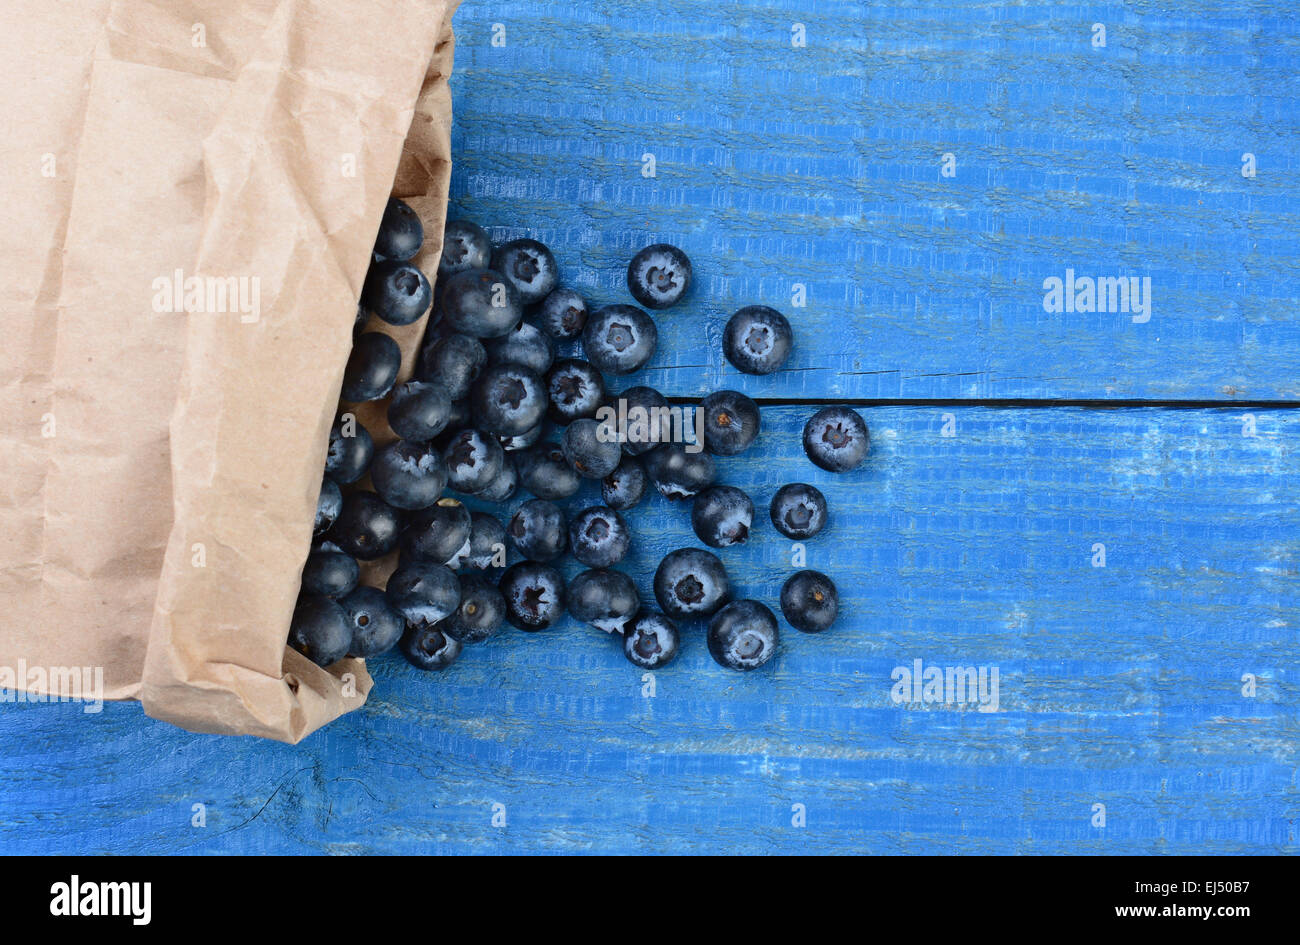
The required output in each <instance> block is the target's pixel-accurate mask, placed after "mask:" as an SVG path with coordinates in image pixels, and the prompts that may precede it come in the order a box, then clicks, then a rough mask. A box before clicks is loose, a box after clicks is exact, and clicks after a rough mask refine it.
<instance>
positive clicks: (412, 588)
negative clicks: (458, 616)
mask: <svg viewBox="0 0 1300 945" xmlns="http://www.w3.org/2000/svg"><path fill="white" fill-rule="evenodd" d="M384 593H385V595H387V597H388V603H389V604H390V605H392V606H393V607H394V608H395V609H396V610H398V611H399V612H400V613H401V614H402V616H403V617H405V618H406V622H407V623H411V624H415V625H416V626H417V627H431V626H433V625H434V624H435V623H437V622H438V621H439V620H442V619H443V618H445V617H446V616H447V615H448V614H450V613H452V612H453V611H454V610H455V609H456V608H457V607H458V606H460V582H459V581H457V580H456V574H455V572H454V571H452V570H451V568H449V567H447V566H446V565H443V564H428V563H425V562H423V561H404V562H402V563H401V564H400V565H399V566H398V568H397V570H396V571H394V572H393V573H392V575H391V576H390V577H389V578H388V587H387V588H386V589H385V591H384Z"/></svg>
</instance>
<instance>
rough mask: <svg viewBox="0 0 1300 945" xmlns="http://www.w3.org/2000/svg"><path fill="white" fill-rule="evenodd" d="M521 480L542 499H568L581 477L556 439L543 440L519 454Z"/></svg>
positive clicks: (579, 484) (521, 483)
mask: <svg viewBox="0 0 1300 945" xmlns="http://www.w3.org/2000/svg"><path fill="white" fill-rule="evenodd" d="M518 463H519V484H520V485H521V486H523V487H524V488H525V489H527V490H528V491H529V492H531V493H532V494H533V495H535V496H537V497H538V498H539V499H567V498H568V497H569V496H571V495H573V494H574V493H575V492H577V491H578V489H579V487H580V486H581V485H582V479H581V478H580V477H579V476H578V474H577V472H575V471H574V469H573V467H571V466H570V465H569V461H568V460H567V459H565V458H564V452H563V450H561V449H560V447H559V446H557V445H556V444H554V443H540V444H538V445H537V446H534V447H533V448H532V449H527V450H523V451H522V452H520V454H519V459H518Z"/></svg>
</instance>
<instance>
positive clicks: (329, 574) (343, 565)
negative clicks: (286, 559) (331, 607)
mask: <svg viewBox="0 0 1300 945" xmlns="http://www.w3.org/2000/svg"><path fill="white" fill-rule="evenodd" d="M360 577H361V567H360V565H358V564H357V559H356V558H354V557H352V556H351V555H346V554H344V553H343V552H341V551H328V550H326V549H324V548H320V549H317V550H315V551H313V552H312V553H311V554H309V555H307V562H306V563H305V564H304V565H303V566H302V592H303V593H304V594H316V595H318V596H320V597H342V596H343V595H344V594H350V593H351V592H352V589H353V588H354V587H356V586H357V581H358V579H360Z"/></svg>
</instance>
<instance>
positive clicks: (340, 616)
mask: <svg viewBox="0 0 1300 945" xmlns="http://www.w3.org/2000/svg"><path fill="white" fill-rule="evenodd" d="M351 643H352V625H351V624H350V623H348V617H347V614H345V613H344V612H343V608H342V607H340V606H339V605H338V604H337V603H335V602H334V601H332V600H330V599H329V598H328V597H315V596H308V597H303V598H300V599H299V601H298V604H297V606H296V607H294V609H293V619H292V621H291V622H290V623H289V645H290V646H291V647H293V648H294V649H295V650H297V651H298V652H299V653H301V654H302V655H303V656H305V657H307V659H309V660H311V661H312V662H313V663H315V664H316V665H317V666H330V665H332V664H334V663H337V662H338V661H339V660H341V659H343V657H345V656H347V655H348V647H349V646H350V645H351Z"/></svg>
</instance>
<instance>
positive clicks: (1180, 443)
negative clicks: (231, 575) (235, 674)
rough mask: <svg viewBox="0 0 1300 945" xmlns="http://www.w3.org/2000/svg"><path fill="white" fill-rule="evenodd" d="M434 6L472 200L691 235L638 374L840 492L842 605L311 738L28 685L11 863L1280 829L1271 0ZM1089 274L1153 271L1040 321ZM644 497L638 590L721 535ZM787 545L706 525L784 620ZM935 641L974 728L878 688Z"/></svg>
mask: <svg viewBox="0 0 1300 945" xmlns="http://www.w3.org/2000/svg"><path fill="white" fill-rule="evenodd" d="M1279 11H1280V12H1279ZM496 24H500V27H497V26H495V25H496ZM1094 24H1099V25H1100V26H1102V27H1104V44H1102V43H1101V40H1102V33H1101V32H1100V31H1099V30H1098V28H1097V26H1096V25H1094ZM456 25H457V28H458V32H459V48H458V52H457V64H456V70H457V71H456V74H455V76H454V79H453V88H454V91H455V96H456V132H455V151H456V155H457V159H458V163H457V165H456V167H455V171H454V175H453V183H452V191H453V194H452V196H453V214H454V215H458V216H467V217H471V218H474V219H476V220H478V221H480V222H482V223H484V224H485V225H488V226H489V227H490V228H491V229H492V232H493V234H494V235H495V236H498V237H507V236H514V235H521V234H528V235H531V236H535V237H537V238H540V239H542V240H544V241H546V242H547V243H548V244H549V245H551V246H552V247H553V248H554V250H555V251H556V253H557V256H558V257H559V258H560V261H561V264H562V266H563V270H564V279H565V281H566V282H568V283H570V284H572V285H574V286H576V287H578V288H579V289H581V290H582V291H583V292H584V294H586V295H587V296H588V297H589V298H590V299H592V300H593V301H596V302H598V303H606V302H613V301H623V300H624V298H625V294H626V290H625V288H624V287H623V285H622V280H623V273H624V267H625V265H626V261H627V259H628V258H629V257H630V255H631V254H632V252H634V251H635V250H636V249H637V248H639V247H641V246H643V245H645V244H647V243H649V242H654V241H657V240H661V239H662V240H667V241H671V242H675V243H677V244H678V245H681V246H682V247H683V248H685V249H686V250H687V252H688V253H689V254H690V255H691V257H692V259H693V260H694V262H695V266H696V272H697V277H698V282H697V287H696V290H695V292H694V294H693V296H692V298H691V299H690V301H689V303H688V304H684V305H682V306H679V307H678V308H675V309H673V310H671V311H669V312H668V313H664V314H662V315H661V316H660V317H659V325H660V338H661V345H660V350H659V353H658V354H657V355H656V357H655V360H654V361H653V362H652V364H651V366H650V368H649V369H648V371H647V372H645V373H644V374H643V375H639V376H637V377H635V378H633V379H630V381H634V382H641V383H651V384H655V385H657V386H659V387H661V388H662V389H663V390H664V391H665V392H667V393H671V394H674V395H678V396H691V395H695V394H697V393H702V392H704V391H707V390H710V389H714V388H718V387H724V386H725V387H733V388H737V389H741V390H744V391H746V392H747V393H749V394H750V395H751V396H754V397H756V398H759V399H761V400H763V401H766V402H767V405H766V406H765V408H764V414H763V422H764V429H763V433H762V435H761V437H760V439H759V441H758V442H757V444H756V445H755V447H754V448H753V449H752V450H751V451H750V453H749V454H746V455H745V456H744V457H738V458H733V459H727V460H723V461H722V462H721V463H720V470H721V477H720V478H721V479H722V480H723V481H725V482H729V483H733V484H736V485H739V486H741V487H743V488H745V489H747V490H748V491H750V492H751V494H752V495H753V496H754V498H755V501H756V504H757V505H759V506H760V507H765V506H766V504H767V501H768V499H769V498H770V496H771V494H772V492H773V491H774V490H775V488H776V487H777V486H778V485H780V484H781V483H784V482H787V481H809V482H813V483H816V484H817V485H818V486H819V487H821V488H822V489H823V490H824V491H825V492H826V494H827V497H828V499H829V501H830V504H831V509H832V522H831V525H830V527H829V528H828V530H827V531H826V532H824V533H823V534H822V535H820V536H818V537H817V538H816V539H814V540H812V541H810V542H808V543H807V566H808V567H812V568H816V569H818V570H822V571H825V572H827V573H829V574H831V575H832V576H834V577H835V579H836V580H837V582H838V584H839V586H840V589H841V594H842V597H843V600H842V611H843V617H842V619H841V620H840V622H839V624H838V625H837V626H836V627H835V628H834V630H833V631H831V632H829V633H827V634H823V635H821V636H808V635H803V634H799V633H796V632H794V631H792V630H789V629H788V628H786V630H785V635H784V637H783V642H782V649H781V652H780V654H779V656H778V657H777V658H776V660H774V662H773V663H772V664H770V665H769V666H768V667H767V668H766V669H764V670H763V671H760V672H757V673H752V674H748V675H739V674H734V673H728V672H726V671H724V670H722V669H720V668H719V667H717V666H716V665H715V664H714V663H713V662H712V661H711V660H710V659H709V657H708V654H707V652H706V649H705V646H704V640H703V631H702V628H700V627H690V628H689V629H688V630H687V632H686V634H685V640H684V644H683V651H682V653H681V655H680V657H679V658H678V660H677V662H676V663H675V664H674V665H672V666H670V667H668V668H666V669H664V670H662V671H660V672H658V673H656V674H655V677H654V680H653V691H651V687H650V686H649V685H648V683H647V681H646V680H644V679H643V677H642V674H641V673H640V671H638V670H636V669H635V668H634V667H632V666H631V664H629V663H627V662H626V661H625V660H624V658H623V656H622V654H621V652H620V650H619V648H618V646H617V645H616V642H615V641H614V640H613V639H612V638H608V637H606V636H605V635H604V634H601V633H600V632H598V631H595V630H592V629H590V628H586V627H583V626H580V625H578V624H577V623H575V622H573V621H571V620H566V621H565V622H564V623H563V624H562V625H561V626H559V627H558V628H556V629H554V630H553V631H551V632H548V633H543V634H535V635H530V634H522V633H517V632H507V633H504V634H502V635H501V636H499V637H497V638H496V639H493V640H492V641H489V642H488V643H486V644H483V645H481V646H476V647H472V648H467V649H466V652H465V655H464V656H463V658H462V659H461V661H460V662H459V663H458V664H456V666H455V667H453V668H452V669H451V670H449V671H448V672H446V673H443V674H441V675H438V676H428V675H424V674H421V673H419V672H417V671H415V670H413V669H411V668H410V667H408V666H407V665H406V664H405V663H404V662H403V661H402V660H401V659H400V658H392V657H387V658H381V659H379V660H376V661H373V664H372V671H373V672H374V674H375V676H376V680H377V684H376V688H375V691H374V693H373V694H372V695H371V697H370V700H369V702H368V704H367V705H366V706H365V708H363V709H362V710H360V711H358V712H355V713H353V714H351V715H349V716H347V717H345V718H343V719H341V720H340V721H338V722H337V723H335V724H333V725H331V726H329V727H328V728H326V729H325V730H322V731H320V732H318V733H316V734H315V735H313V736H311V737H309V738H308V739H306V740H305V741H304V742H303V743H302V744H300V745H298V746H292V747H291V746H285V745H278V744H270V743H264V742H260V741H255V740H252V739H228V738H227V739H223V738H217V737H209V736H195V735H190V734H188V733H185V732H182V731H180V730H177V729H174V728H171V727H169V726H167V725H164V724H162V723H157V722H154V721H151V720H149V719H148V718H146V717H144V716H143V714H142V713H141V711H140V709H139V707H138V706H137V705H135V704H113V705H108V706H106V707H105V709H104V711H103V712H102V713H101V714H98V715H88V714H85V713H83V712H82V711H81V708H80V707H79V706H74V705H56V706H45V705H12V706H4V707H3V711H0V745H3V748H4V750H3V752H2V753H0V782H2V783H3V785H4V789H3V790H2V791H0V852H35V851H51V852H112V853H147V852H167V853H198V852H229V853H263V852H316V853H359V852H410V853H414V852H438V853H467V852H482V853H499V852H579V853H588V852H727V851H736V852H752V853H788V852H804V851H833V852H872V853H954V852H961V853H1066V852H1068V853H1078V852H1088V853H1203V852H1210V853H1275V852H1295V851H1296V850H1297V847H1298V846H1300V840H1298V837H1297V832H1298V831H1297V826H1296V820H1297V816H1298V815H1300V783H1298V781H1297V754H1298V753H1297V746H1298V745H1300V719H1298V717H1297V698H1298V696H1300V686H1298V683H1300V680H1298V679H1297V675H1296V673H1297V657H1300V645H1298V643H1297V626H1300V586H1298V581H1297V578H1298V575H1300V528H1298V526H1300V508H1298V503H1297V499H1296V486H1295V483H1296V479H1297V473H1298V472H1300V411H1296V410H1294V409H1291V408H1292V407H1294V406H1296V405H1300V381H1298V380H1297V372H1296V369H1295V368H1296V364H1297V361H1298V360H1300V317H1298V316H1297V305H1298V304H1300V298H1298V296H1300V273H1298V271H1297V266H1298V264H1300V238H1298V236H1297V233H1298V232H1300V199H1298V198H1297V191H1296V187H1295V180H1296V176H1297V173H1300V112H1298V111H1297V110H1296V109H1295V107H1294V103H1295V101H1296V100H1297V98H1300V71H1298V70H1297V69H1296V48H1297V43H1298V42H1300V18H1297V16H1296V14H1295V13H1294V12H1292V11H1289V10H1287V9H1286V8H1285V7H1278V6H1277V5H1275V4H1265V3H1262V2H1260V3H1250V2H1247V3H1228V2H1226V0H1223V2H1190V3H1180V4H1174V3H1168V2H1148V3H1129V4H1123V5H1120V4H1088V5H1083V4H1079V5H1075V4H1059V5H1058V4H1039V5H1033V4H1031V5H1018V6H1008V7H998V6H995V5H988V4H985V3H975V2H973V0H951V2H947V3H942V4H934V3H916V4H914V5H870V6H869V5H867V4H865V3H857V2H834V3H832V2H814V0H798V2H796V0H789V2H786V3H777V2H751V3H743V4H742V3H732V2H718V0H710V2H703V0H661V2H657V3H639V2H633V0H610V2H603V3H595V4H573V3H557V2H549V0H547V2H539V0H498V2H494V3H492V4H490V5H489V4H483V3H479V2H476V0H466V2H465V5H464V6H463V7H462V9H461V11H460V12H459V14H458V15H457V19H456ZM502 29H504V33H503V32H502ZM494 35H496V36H498V37H501V36H504V45H494V43H493V37H494ZM1243 169H1245V170H1246V171H1247V172H1248V173H1249V172H1250V171H1251V170H1252V169H1253V170H1254V176H1248V173H1247V174H1243ZM652 172H653V176H650V175H651V173H652ZM1067 270H1072V271H1073V273H1074V274H1075V276H1076V277H1084V276H1087V277H1092V278H1108V277H1130V276H1132V277H1138V278H1139V279H1143V278H1149V279H1150V283H1149V285H1150V288H1149V295H1146V296H1145V297H1146V298H1148V299H1149V301H1150V303H1151V304H1150V307H1149V309H1148V311H1147V312H1146V313H1143V312H1133V311H1128V312H1125V311H1118V310H1117V311H1111V310H1105V309H1107V308H1108V307H1107V306H1104V305H1103V306H1101V307H1098V306H1096V305H1094V306H1093V308H1094V310H1093V311H1087V310H1086V308H1087V306H1086V305H1084V306H1079V307H1074V306H1072V308H1075V310H1073V311H1059V312H1056V311H1049V310H1048V309H1050V308H1051V307H1052V305H1051V300H1050V299H1047V300H1046V304H1045V296H1046V295H1047V294H1048V289H1046V288H1045V280H1049V279H1051V278H1053V277H1056V278H1061V279H1062V280H1064V279H1065V278H1066V274H1067ZM1049 285H1050V283H1049ZM1139 285H1141V283H1139ZM800 302H802V303H803V304H798V303H800ZM751 303H762V304H768V305H772V306H775V307H777V308H779V309H781V310H783V311H785V312H786V313H787V314H788V315H789V316H790V318H791V321H792V322H793V323H794V325H795V331H796V338H797V347H796V351H795V354H794V356H793V357H792V359H791V362H790V365H789V367H790V370H788V371H786V372H784V373H782V374H780V375H777V376H775V377H769V378H748V377H742V376H740V375H738V374H737V373H736V372H735V371H734V370H732V369H731V368H730V367H729V366H728V365H727V364H726V363H725V361H724V360H723V359H722V357H721V354H720V341H719V336H720V330H721V326H722V324H723V322H724V321H725V317H726V316H727V315H728V314H730V312H731V311H733V310H735V309H736V308H738V307H740V306H741V305H744V304H751ZM1081 309H1082V310H1081ZM1145 315H1149V317H1144V316H1145ZM834 399H852V400H854V401H855V402H857V403H859V405H860V409H861V410H862V413H863V415H864V417H866V419H867V422H868V423H869V424H870V426H871V429H872V433H873V439H874V444H873V452H872V455H871V458H870V460H869V462H868V463H867V464H866V465H865V466H864V467H863V468H862V469H861V470H859V471H858V472H857V473H854V474H851V475H846V476H840V477H836V476H831V475H829V474H825V473H821V472H820V471H818V470H816V469H815V468H814V467H812V466H811V465H810V464H809V463H808V462H807V461H806V460H805V459H804V458H803V456H802V452H801V449H800V446H799V430H800V428H801V427H802V423H803V421H804V419H806V417H807V416H808V415H809V413H810V412H811V410H812V408H811V407H809V406H807V404H808V403H809V402H810V401H824V400H834ZM584 498H590V493H589V492H588V493H584V494H583V496H580V497H579V498H577V499H575V500H574V504H575V505H581V504H582V502H583V499H584ZM629 517H630V521H631V524H632V526H633V530H634V533H635V535H636V538H637V543H636V545H635V548H634V551H633V553H632V555H631V557H630V560H629V562H628V568H627V569H628V571H629V573H630V574H631V575H632V576H633V577H634V578H635V579H636V580H637V583H638V586H639V587H640V589H641V591H642V593H643V596H646V597H649V577H650V575H651V574H652V573H653V570H654V566H655V564H656V563H657V561H658V559H659V558H660V557H661V556H662V555H663V554H664V553H665V552H666V551H668V550H670V549H672V548H676V547H680V546H683V545H695V544H696V541H695V539H694V536H693V535H692V534H691V532H690V527H689V521H688V516H687V515H686V513H685V511H684V510H683V509H682V508H681V507H677V506H672V505H670V504H669V503H668V502H666V501H665V500H662V499H660V498H658V497H654V498H652V499H651V500H649V501H647V502H646V503H644V504H643V505H642V506H641V507H639V508H638V509H637V510H635V511H634V512H633V513H631V514H630V516H629ZM778 537H779V536H777V535H776V534H775V532H774V531H773V530H772V529H770V528H768V527H759V528H758V529H756V533H755V536H754V538H753V539H752V540H751V542H750V543H749V544H748V545H746V546H744V547H742V548H739V549H732V550H728V551H727V552H725V553H724V558H725V560H726V563H727V566H728V568H729V570H730V571H731V573H732V574H733V576H734V578H735V581H736V583H737V584H738V585H739V587H741V588H742V589H743V590H744V592H745V594H746V595H747V596H752V597H756V598H758V599H761V600H764V601H767V602H768V603H769V604H772V605H774V604H775V599H776V595H777V592H778V590H779V588H780V585H781V583H782V581H783V580H784V578H785V577H786V576H787V575H788V574H789V573H791V571H792V570H793V568H792V565H791V552H792V549H791V547H790V543H789V542H786V541H784V540H778ZM918 660H919V661H921V664H920V665H921V666H922V667H939V668H943V667H973V668H977V669H979V670H983V671H986V672H991V671H993V670H996V671H997V674H998V687H997V696H998V705H997V711H996V712H982V711H979V709H978V707H977V706H975V705H954V704H936V703H929V702H926V701H924V700H921V701H913V700H912V696H913V695H914V693H912V692H911V691H910V689H909V690H907V691H906V692H905V693H904V694H903V696H902V702H901V703H900V702H899V701H898V699H897V698H896V696H898V695H899V692H898V690H897V689H896V686H895V683H896V679H897V678H898V677H899V675H900V672H901V669H908V670H910V669H912V668H914V667H915V666H916V665H917V663H916V661H918ZM199 805H201V806H199ZM197 823H201V824H202V825H201V826H198V825H196V824H197Z"/></svg>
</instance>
